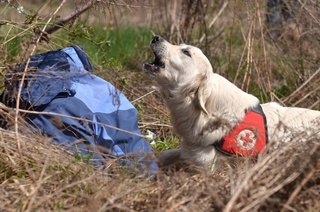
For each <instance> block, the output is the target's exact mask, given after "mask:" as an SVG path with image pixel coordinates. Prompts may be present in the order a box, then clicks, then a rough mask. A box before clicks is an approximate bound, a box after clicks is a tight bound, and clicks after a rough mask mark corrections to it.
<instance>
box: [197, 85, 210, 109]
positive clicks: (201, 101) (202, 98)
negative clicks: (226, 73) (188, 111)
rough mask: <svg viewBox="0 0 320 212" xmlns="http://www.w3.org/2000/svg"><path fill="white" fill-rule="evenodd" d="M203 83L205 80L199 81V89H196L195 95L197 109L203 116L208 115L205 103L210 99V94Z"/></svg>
mask: <svg viewBox="0 0 320 212" xmlns="http://www.w3.org/2000/svg"><path fill="white" fill-rule="evenodd" d="M205 82H206V80H201V81H200V84H199V87H198V90H197V93H196V98H197V103H198V105H199V107H200V108H201V110H202V111H203V112H204V113H205V114H207V115H209V113H208V111H207V109H206V103H207V101H208V99H209V97H210V94H211V92H210V89H209V87H208V86H207V85H206V83H205Z"/></svg>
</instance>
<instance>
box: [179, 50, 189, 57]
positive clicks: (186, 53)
mask: <svg viewBox="0 0 320 212" xmlns="http://www.w3.org/2000/svg"><path fill="white" fill-rule="evenodd" d="M181 51H182V53H183V54H185V55H187V56H188V57H191V54H190V52H189V50H188V49H182V50H181Z"/></svg>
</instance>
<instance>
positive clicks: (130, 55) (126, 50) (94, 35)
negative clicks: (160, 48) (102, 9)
mask: <svg viewBox="0 0 320 212" xmlns="http://www.w3.org/2000/svg"><path fill="white" fill-rule="evenodd" d="M151 37H152V34H151V31H150V30H148V29H147V28H142V27H132V26H121V27H117V28H114V29H112V28H107V27H98V26H95V27H91V26H88V25H84V24H77V25H76V26H75V27H73V28H72V29H71V30H70V31H61V32H59V34H58V35H57V36H56V38H55V39H54V40H53V42H55V43H56V44H59V45H61V46H66V45H70V44H71V43H72V44H76V45H80V46H82V47H83V48H84V49H85V51H86V52H87V53H88V55H89V57H90V59H91V60H92V61H93V62H94V63H96V64H99V65H102V66H105V67H110V66H111V67H118V68H119V69H120V70H123V69H136V68H138V66H139V65H140V64H141V60H145V59H146V57H147V56H146V55H147V53H148V51H146V49H148V47H149V42H150V39H151ZM64 38H65V39H64Z"/></svg>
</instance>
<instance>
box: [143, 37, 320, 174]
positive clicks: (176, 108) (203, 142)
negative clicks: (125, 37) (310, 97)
mask: <svg viewBox="0 0 320 212" xmlns="http://www.w3.org/2000/svg"><path fill="white" fill-rule="evenodd" d="M150 47H151V49H152V51H153V53H154V56H155V60H154V62H152V63H146V64H144V65H143V69H144V72H145V73H146V74H147V75H148V76H149V77H151V78H152V79H154V80H155V82H156V87H157V89H158V90H159V92H160V93H161V95H162V97H163V98H164V100H165V103H166V105H167V107H168V109H169V111H170V115H171V122H172V125H173V127H174V130H175V132H176V133H177V134H178V136H179V137H180V138H181V142H180V148H179V149H175V150H168V151H164V152H162V153H160V154H159V157H158V159H159V163H160V165H168V164H170V163H173V162H176V161H178V160H179V159H182V160H191V161H193V162H195V163H196V164H199V165H203V166H206V167H208V168H213V167H214V164H215V161H216V158H217V155H218V154H217V153H218V152H222V153H225V154H227V155H241V156H250V157H257V156H258V155H259V153H261V152H263V151H264V150H265V149H266V146H267V143H274V145H272V146H274V147H275V148H278V147H279V146H280V144H283V143H286V142H288V141H291V140H292V137H294V136H296V135H299V134H301V133H304V134H306V135H312V134H316V135H319V128H320V127H319V119H320V112H319V111H315V110H310V109H304V108H295V107H283V106H281V105H279V104H277V103H274V102H271V103H266V104H260V103H259V100H258V98H256V97H255V96H253V95H251V94H248V93H246V92H244V91H242V90H241V89H239V88H238V87H237V86H236V85H234V84H233V83H231V82H230V81H228V80H227V79H225V78H224V77H222V76H220V75H218V74H216V73H214V72H213V69H212V66H211V64H210V62H209V60H208V59H207V57H206V56H205V55H204V54H203V53H202V51H201V50H200V49H199V48H196V47H194V46H190V45H186V44H181V45H173V44H171V43H169V42H168V41H166V40H164V39H163V38H161V37H159V36H155V37H154V38H153V40H152V42H151V44H150ZM288 129H289V130H288ZM300 140H303V139H300ZM268 146H269V145H268ZM268 150H269V149H268Z"/></svg>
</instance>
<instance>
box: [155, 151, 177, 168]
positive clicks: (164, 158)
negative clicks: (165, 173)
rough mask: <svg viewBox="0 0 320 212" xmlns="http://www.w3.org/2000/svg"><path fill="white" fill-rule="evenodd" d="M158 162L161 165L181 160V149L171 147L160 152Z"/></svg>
mask: <svg viewBox="0 0 320 212" xmlns="http://www.w3.org/2000/svg"><path fill="white" fill-rule="evenodd" d="M157 159H158V163H159V165H160V166H168V165H171V164H174V163H177V162H179V161H181V156H180V150H179V149H169V150H165V151H163V152H160V153H159V154H158V156H157Z"/></svg>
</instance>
